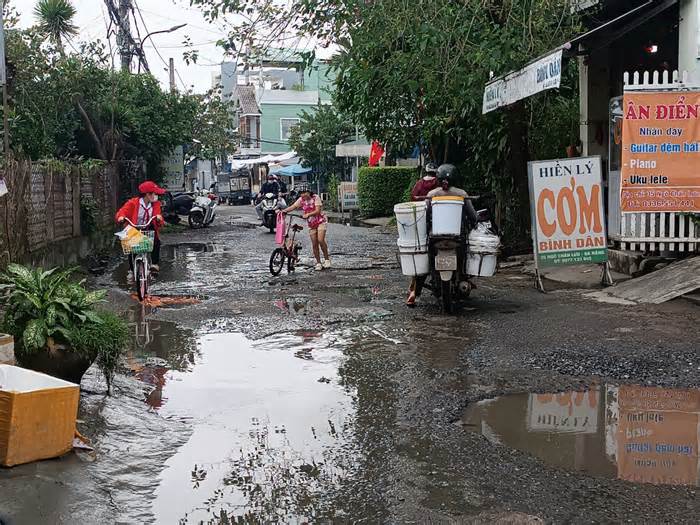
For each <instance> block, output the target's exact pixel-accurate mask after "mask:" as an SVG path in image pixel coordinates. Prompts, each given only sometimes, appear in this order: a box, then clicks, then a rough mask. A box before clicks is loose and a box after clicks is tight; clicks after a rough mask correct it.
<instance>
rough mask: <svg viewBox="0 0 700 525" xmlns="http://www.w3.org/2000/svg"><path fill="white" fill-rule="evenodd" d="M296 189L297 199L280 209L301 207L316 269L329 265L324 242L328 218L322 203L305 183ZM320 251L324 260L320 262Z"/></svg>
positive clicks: (287, 209) (329, 260)
mask: <svg viewBox="0 0 700 525" xmlns="http://www.w3.org/2000/svg"><path fill="white" fill-rule="evenodd" d="M297 191H298V192H299V195H300V197H299V198H298V199H297V201H296V202H295V203H294V204H292V205H291V206H289V207H288V208H285V209H284V210H282V213H289V212H291V211H294V210H296V209H299V208H301V210H302V212H303V215H302V217H303V218H304V219H306V222H307V224H308V225H309V235H310V236H311V247H312V249H313V252H314V258H315V259H316V267H315V270H316V271H320V270H323V269H324V268H330V267H331V258H330V255H328V244H327V243H326V230H327V228H328V218H327V217H326V215H325V214H324V213H323V203H322V201H321V197H319V196H318V195H316V194H315V193H314V192H313V191H311V188H310V187H309V186H308V185H307V184H301V185H300V186H299V187H298V189H297ZM321 252H323V257H324V261H323V262H321Z"/></svg>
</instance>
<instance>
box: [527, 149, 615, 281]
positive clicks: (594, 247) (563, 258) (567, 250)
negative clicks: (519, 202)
mask: <svg viewBox="0 0 700 525" xmlns="http://www.w3.org/2000/svg"><path fill="white" fill-rule="evenodd" d="M600 166H601V162H600V157H583V158H573V159H559V160H543V161H534V162H530V163H528V175H529V182H530V207H531V214H532V238H533V243H534V248H535V257H536V263H537V267H538V268H541V267H546V266H565V265H577V264H595V263H598V264H602V263H606V262H607V260H608V251H607V237H606V234H605V228H604V225H605V220H604V211H603V190H602V184H601V174H600V171H601V170H600Z"/></svg>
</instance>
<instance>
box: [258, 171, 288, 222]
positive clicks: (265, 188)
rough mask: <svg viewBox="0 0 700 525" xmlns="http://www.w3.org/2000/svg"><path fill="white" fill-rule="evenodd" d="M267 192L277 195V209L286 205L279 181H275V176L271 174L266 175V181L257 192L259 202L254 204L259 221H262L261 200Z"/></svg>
mask: <svg viewBox="0 0 700 525" xmlns="http://www.w3.org/2000/svg"><path fill="white" fill-rule="evenodd" d="M268 193H272V194H274V195H275V196H276V197H277V209H280V210H283V209H285V208H286V207H287V203H286V202H285V200H284V197H282V194H283V193H284V191H283V190H282V186H281V185H280V183H279V182H278V181H277V177H276V176H275V175H272V174H270V175H268V176H267V182H265V183H264V184H263V185H262V187H261V188H260V193H258V201H259V202H258V204H257V205H256V206H255V213H257V215H258V219H259V220H260V222H261V223H262V222H263V212H262V206H263V200H264V197H265V195H266V194H268Z"/></svg>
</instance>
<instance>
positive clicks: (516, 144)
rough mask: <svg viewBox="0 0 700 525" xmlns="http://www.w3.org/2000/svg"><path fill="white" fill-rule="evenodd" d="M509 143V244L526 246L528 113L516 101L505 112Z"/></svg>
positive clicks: (528, 221)
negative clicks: (510, 214) (511, 210)
mask: <svg viewBox="0 0 700 525" xmlns="http://www.w3.org/2000/svg"><path fill="white" fill-rule="evenodd" d="M507 112H508V141H509V144H510V156H509V158H508V172H509V173H510V179H511V188H512V189H511V191H513V192H514V195H513V198H512V204H513V205H514V206H515V210H514V213H513V216H512V221H513V235H514V238H513V239H511V243H512V244H518V245H520V244H524V245H527V244H528V243H529V240H530V236H529V233H530V224H531V221H530V190H529V185H528V179H527V162H528V160H529V157H530V153H529V149H528V132H527V111H526V107H525V103H524V101H522V100H521V101H519V102H516V103H515V104H513V105H512V106H511V107H509V108H508V109H507Z"/></svg>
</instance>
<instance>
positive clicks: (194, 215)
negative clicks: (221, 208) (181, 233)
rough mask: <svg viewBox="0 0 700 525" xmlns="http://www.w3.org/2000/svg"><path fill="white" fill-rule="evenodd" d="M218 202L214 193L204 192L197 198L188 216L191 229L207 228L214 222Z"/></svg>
mask: <svg viewBox="0 0 700 525" xmlns="http://www.w3.org/2000/svg"><path fill="white" fill-rule="evenodd" d="M217 201H218V198H217V196H216V194H214V193H207V192H202V193H200V194H199V195H197V196H195V198H194V202H193V205H192V208H191V209H190V213H189V216H188V222H189V224H190V228H195V229H196V228H205V227H207V226H209V225H210V224H211V223H212V222H214V217H215V216H216V207H217Z"/></svg>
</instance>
